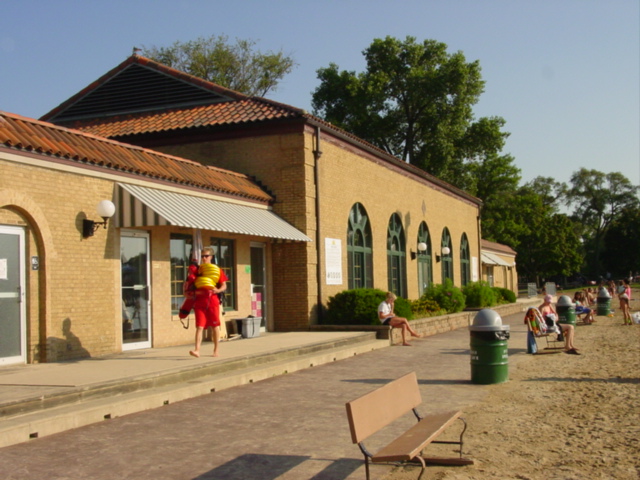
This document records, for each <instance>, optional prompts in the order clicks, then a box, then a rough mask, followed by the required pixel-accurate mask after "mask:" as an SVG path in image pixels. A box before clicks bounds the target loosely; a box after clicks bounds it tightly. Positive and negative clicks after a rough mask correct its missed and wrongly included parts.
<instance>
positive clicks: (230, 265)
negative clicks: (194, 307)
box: [205, 237, 237, 310]
mask: <svg viewBox="0 0 640 480" xmlns="http://www.w3.org/2000/svg"><path fill="white" fill-rule="evenodd" d="M206 246H207V245H205V247H206ZM208 246H210V247H212V248H213V253H214V260H213V263H215V264H216V265H217V266H218V267H220V268H221V269H222V270H223V271H224V273H225V275H226V276H227V289H226V290H225V292H224V309H225V310H236V305H237V299H236V288H235V278H236V274H235V271H236V266H235V265H236V264H235V252H234V242H233V240H230V239H228V238H214V237H211V243H210V245H208Z"/></svg>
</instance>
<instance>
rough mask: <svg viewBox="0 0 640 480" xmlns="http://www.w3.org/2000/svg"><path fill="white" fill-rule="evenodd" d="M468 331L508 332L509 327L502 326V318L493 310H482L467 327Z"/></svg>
mask: <svg viewBox="0 0 640 480" xmlns="http://www.w3.org/2000/svg"><path fill="white" fill-rule="evenodd" d="M469 330H471V331H472V332H483V331H484V332H497V331H500V330H503V331H508V330H509V325H502V318H501V317H500V315H499V314H498V312H496V311H495V310H491V309H490V308H483V309H482V310H480V311H479V312H478V313H477V314H476V316H475V318H474V319H473V324H472V325H470V326H469Z"/></svg>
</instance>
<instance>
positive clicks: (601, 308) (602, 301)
mask: <svg viewBox="0 0 640 480" xmlns="http://www.w3.org/2000/svg"><path fill="white" fill-rule="evenodd" d="M596 303H597V305H598V308H597V313H598V315H600V316H605V317H606V316H607V315H609V314H610V313H611V295H610V294H609V291H608V290H607V289H606V288H605V287H602V288H600V291H599V292H598V297H597V298H596Z"/></svg>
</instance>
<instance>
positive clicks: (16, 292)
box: [0, 226, 27, 365]
mask: <svg viewBox="0 0 640 480" xmlns="http://www.w3.org/2000/svg"><path fill="white" fill-rule="evenodd" d="M24 265H25V253H24V230H23V229H22V228H19V227H7V226H0V365H8V364H12V363H24V362H25V361H26V356H25V352H26V339H27V337H26V314H25V312H26V308H25V303H24V300H25V293H24V287H25V271H24Z"/></svg>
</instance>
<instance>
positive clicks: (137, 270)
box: [120, 231, 151, 350]
mask: <svg viewBox="0 0 640 480" xmlns="http://www.w3.org/2000/svg"><path fill="white" fill-rule="evenodd" d="M120 261H121V269H122V270H121V271H122V349H123V350H134V349H138V348H150V347H151V316H150V302H149V298H150V295H149V235H148V234H147V233H144V232H126V231H123V232H122V234H121V238H120Z"/></svg>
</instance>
